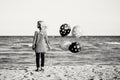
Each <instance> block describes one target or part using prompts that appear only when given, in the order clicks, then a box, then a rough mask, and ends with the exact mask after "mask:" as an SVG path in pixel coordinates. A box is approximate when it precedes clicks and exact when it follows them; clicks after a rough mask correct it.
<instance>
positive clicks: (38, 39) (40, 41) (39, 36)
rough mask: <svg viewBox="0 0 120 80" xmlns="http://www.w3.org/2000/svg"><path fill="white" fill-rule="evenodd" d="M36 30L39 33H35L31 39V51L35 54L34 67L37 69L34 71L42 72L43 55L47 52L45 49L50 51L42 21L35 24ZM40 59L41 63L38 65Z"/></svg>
mask: <svg viewBox="0 0 120 80" xmlns="http://www.w3.org/2000/svg"><path fill="white" fill-rule="evenodd" d="M37 28H38V29H39V31H35V33H34V37H33V45H32V49H33V50H34V51H35V54H36V67H37V69H36V70H35V71H39V67H40V71H44V69H43V67H44V63H45V53H46V52H47V47H48V49H49V50H50V45H49V42H48V36H47V33H46V25H45V24H44V22H43V21H38V22H37ZM40 58H41V63H40V64H39V61H40Z"/></svg>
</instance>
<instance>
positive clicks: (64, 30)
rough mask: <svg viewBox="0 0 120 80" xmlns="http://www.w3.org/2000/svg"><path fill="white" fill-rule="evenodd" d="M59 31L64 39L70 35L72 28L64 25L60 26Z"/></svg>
mask: <svg viewBox="0 0 120 80" xmlns="http://www.w3.org/2000/svg"><path fill="white" fill-rule="evenodd" d="M59 31H60V35H61V36H62V37H64V36H67V35H68V34H69V33H70V31H71V28H70V26H69V25H68V24H62V25H61V26H60V30H59Z"/></svg>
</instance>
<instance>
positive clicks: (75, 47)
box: [69, 42, 81, 53]
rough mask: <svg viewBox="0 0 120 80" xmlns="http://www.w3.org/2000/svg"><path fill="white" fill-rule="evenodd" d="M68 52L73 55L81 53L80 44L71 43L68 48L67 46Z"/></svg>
mask: <svg viewBox="0 0 120 80" xmlns="http://www.w3.org/2000/svg"><path fill="white" fill-rule="evenodd" d="M69 50H70V51H71V52H73V53H77V52H80V51H81V46H80V43H78V42H73V43H72V44H71V45H70V46H69Z"/></svg>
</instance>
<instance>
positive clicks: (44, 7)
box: [0, 0, 120, 35]
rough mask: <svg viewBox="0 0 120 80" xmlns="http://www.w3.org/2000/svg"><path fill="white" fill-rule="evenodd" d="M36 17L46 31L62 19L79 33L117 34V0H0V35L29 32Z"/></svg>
mask: <svg viewBox="0 0 120 80" xmlns="http://www.w3.org/2000/svg"><path fill="white" fill-rule="evenodd" d="M38 20H43V21H45V23H46V25H47V34H48V35H60V34H59V28H60V26H61V25H62V24H64V23H68V24H69V25H70V27H71V29H72V28H73V27H74V26H75V25H79V26H80V28H81V31H82V35H120V0H0V35H33V34H34V31H36V30H37V28H36V27H37V21H38Z"/></svg>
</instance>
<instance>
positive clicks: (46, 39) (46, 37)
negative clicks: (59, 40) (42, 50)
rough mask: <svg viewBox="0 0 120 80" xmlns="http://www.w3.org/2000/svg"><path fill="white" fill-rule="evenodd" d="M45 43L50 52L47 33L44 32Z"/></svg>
mask: <svg viewBox="0 0 120 80" xmlns="http://www.w3.org/2000/svg"><path fill="white" fill-rule="evenodd" d="M45 41H46V44H47V46H48V48H49V50H50V43H49V40H48V36H47V33H46V32H45Z"/></svg>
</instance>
